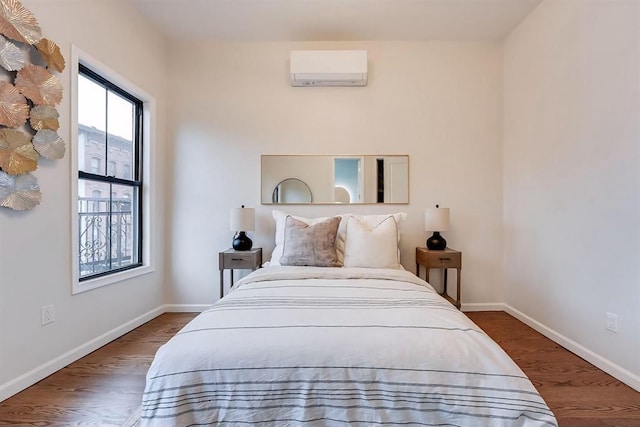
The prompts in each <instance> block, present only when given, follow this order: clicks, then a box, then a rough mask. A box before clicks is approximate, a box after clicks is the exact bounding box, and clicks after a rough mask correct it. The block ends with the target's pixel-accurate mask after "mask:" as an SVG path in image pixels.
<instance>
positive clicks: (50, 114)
mask: <svg viewBox="0 0 640 427" xmlns="http://www.w3.org/2000/svg"><path fill="white" fill-rule="evenodd" d="M58 117H59V114H58V110H56V109H55V107H52V106H51V105H36V106H34V107H33V108H32V109H31V117H29V124H30V125H31V129H33V130H40V129H51V130H58V128H59V127H60V122H59V121H58Z"/></svg>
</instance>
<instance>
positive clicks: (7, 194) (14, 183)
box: [0, 171, 42, 211]
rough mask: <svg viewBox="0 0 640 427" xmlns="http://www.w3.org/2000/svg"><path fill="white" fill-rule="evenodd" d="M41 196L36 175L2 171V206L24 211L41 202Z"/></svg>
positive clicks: (0, 201)
mask: <svg viewBox="0 0 640 427" xmlns="http://www.w3.org/2000/svg"><path fill="white" fill-rule="evenodd" d="M41 197H42V193H40V186H39V185H38V180H37V179H36V177H35V176H33V175H31V174H30V173H25V174H24V175H18V176H12V175H9V174H7V173H4V172H2V171H0V206H2V207H4V208H11V209H14V210H16V211H24V210H27V209H31V208H33V207H35V206H36V205H37V204H39V203H40V198H41Z"/></svg>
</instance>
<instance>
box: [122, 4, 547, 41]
mask: <svg viewBox="0 0 640 427" xmlns="http://www.w3.org/2000/svg"><path fill="white" fill-rule="evenodd" d="M130 1H132V2H133V3H134V4H135V6H136V7H137V8H138V9H139V10H140V12H141V13H142V14H143V15H145V16H147V17H148V18H149V19H150V20H151V21H152V22H153V23H154V24H155V25H156V26H157V28H158V29H159V30H160V31H161V32H163V33H164V34H166V35H167V36H168V37H170V38H176V39H215V40H238V41H266V40H273V41H350V40H454V41H461V40H478V41H485V40H500V39H502V38H504V37H506V36H507V35H508V34H509V33H510V32H511V31H512V30H513V29H514V28H515V27H517V26H518V24H519V23H520V22H521V21H522V19H523V18H524V17H525V16H527V14H529V12H531V11H532V10H533V9H534V8H535V7H536V6H537V5H538V3H540V1H541V0H130Z"/></svg>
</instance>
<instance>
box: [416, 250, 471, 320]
mask: <svg viewBox="0 0 640 427" xmlns="http://www.w3.org/2000/svg"><path fill="white" fill-rule="evenodd" d="M421 265H422V266H424V269H425V279H424V280H426V281H427V282H428V281H429V270H430V269H432V268H438V269H440V270H442V271H443V272H444V281H443V285H442V293H441V294H440V295H442V296H443V297H444V298H445V299H446V300H447V301H449V302H450V303H451V304H453V305H455V306H456V308H457V309H458V310H460V272H461V270H462V252H460V251H456V250H454V249H449V248H447V249H445V250H443V251H433V250H431V249H427V248H416V275H418V277H419V276H420V266H421ZM448 268H455V269H456V270H457V272H456V273H457V274H456V276H457V279H458V280H457V282H458V283H457V285H458V286H457V292H456V299H453V298H452V297H451V296H449V294H448V293H447V269H448Z"/></svg>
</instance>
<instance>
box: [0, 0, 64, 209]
mask: <svg viewBox="0 0 640 427" xmlns="http://www.w3.org/2000/svg"><path fill="white" fill-rule="evenodd" d="M29 51H31V52H34V53H35V55H31V54H30V52H29ZM29 58H32V59H33V58H35V59H34V63H29ZM0 66H1V67H2V69H4V70H6V71H5V72H4V73H5V74H4V76H6V77H8V78H4V77H3V75H0V207H6V208H10V209H14V210H19V211H22V210H27V209H32V208H33V207H35V206H36V205H38V204H39V203H40V199H41V196H42V194H41V193H40V187H39V185H38V181H37V179H36V177H35V176H34V175H32V174H31V173H30V172H32V171H34V170H36V169H37V167H38V160H39V158H40V157H42V158H45V159H61V158H62V157H63V156H64V153H65V143H64V140H63V139H62V138H61V137H60V136H59V135H58V133H57V130H58V129H59V128H60V123H59V121H58V118H59V114H58V111H57V110H56V108H55V107H54V106H55V105H58V104H59V103H60V102H61V101H62V94H63V87H62V84H61V83H60V81H59V80H58V78H57V77H56V76H54V75H53V74H51V70H54V71H57V72H58V73H61V72H62V71H63V70H64V67H65V61H64V57H63V55H62V53H61V52H60V47H59V46H58V45H57V44H56V43H54V42H53V41H51V40H49V39H47V38H44V37H43V36H42V31H41V29H40V24H39V23H38V20H37V19H36V17H35V16H34V15H33V14H32V13H31V12H30V11H29V10H27V9H26V8H25V7H24V6H23V5H22V3H20V2H19V1H18V0H0ZM2 69H0V72H2ZM27 119H29V125H30V126H26V123H27Z"/></svg>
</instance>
